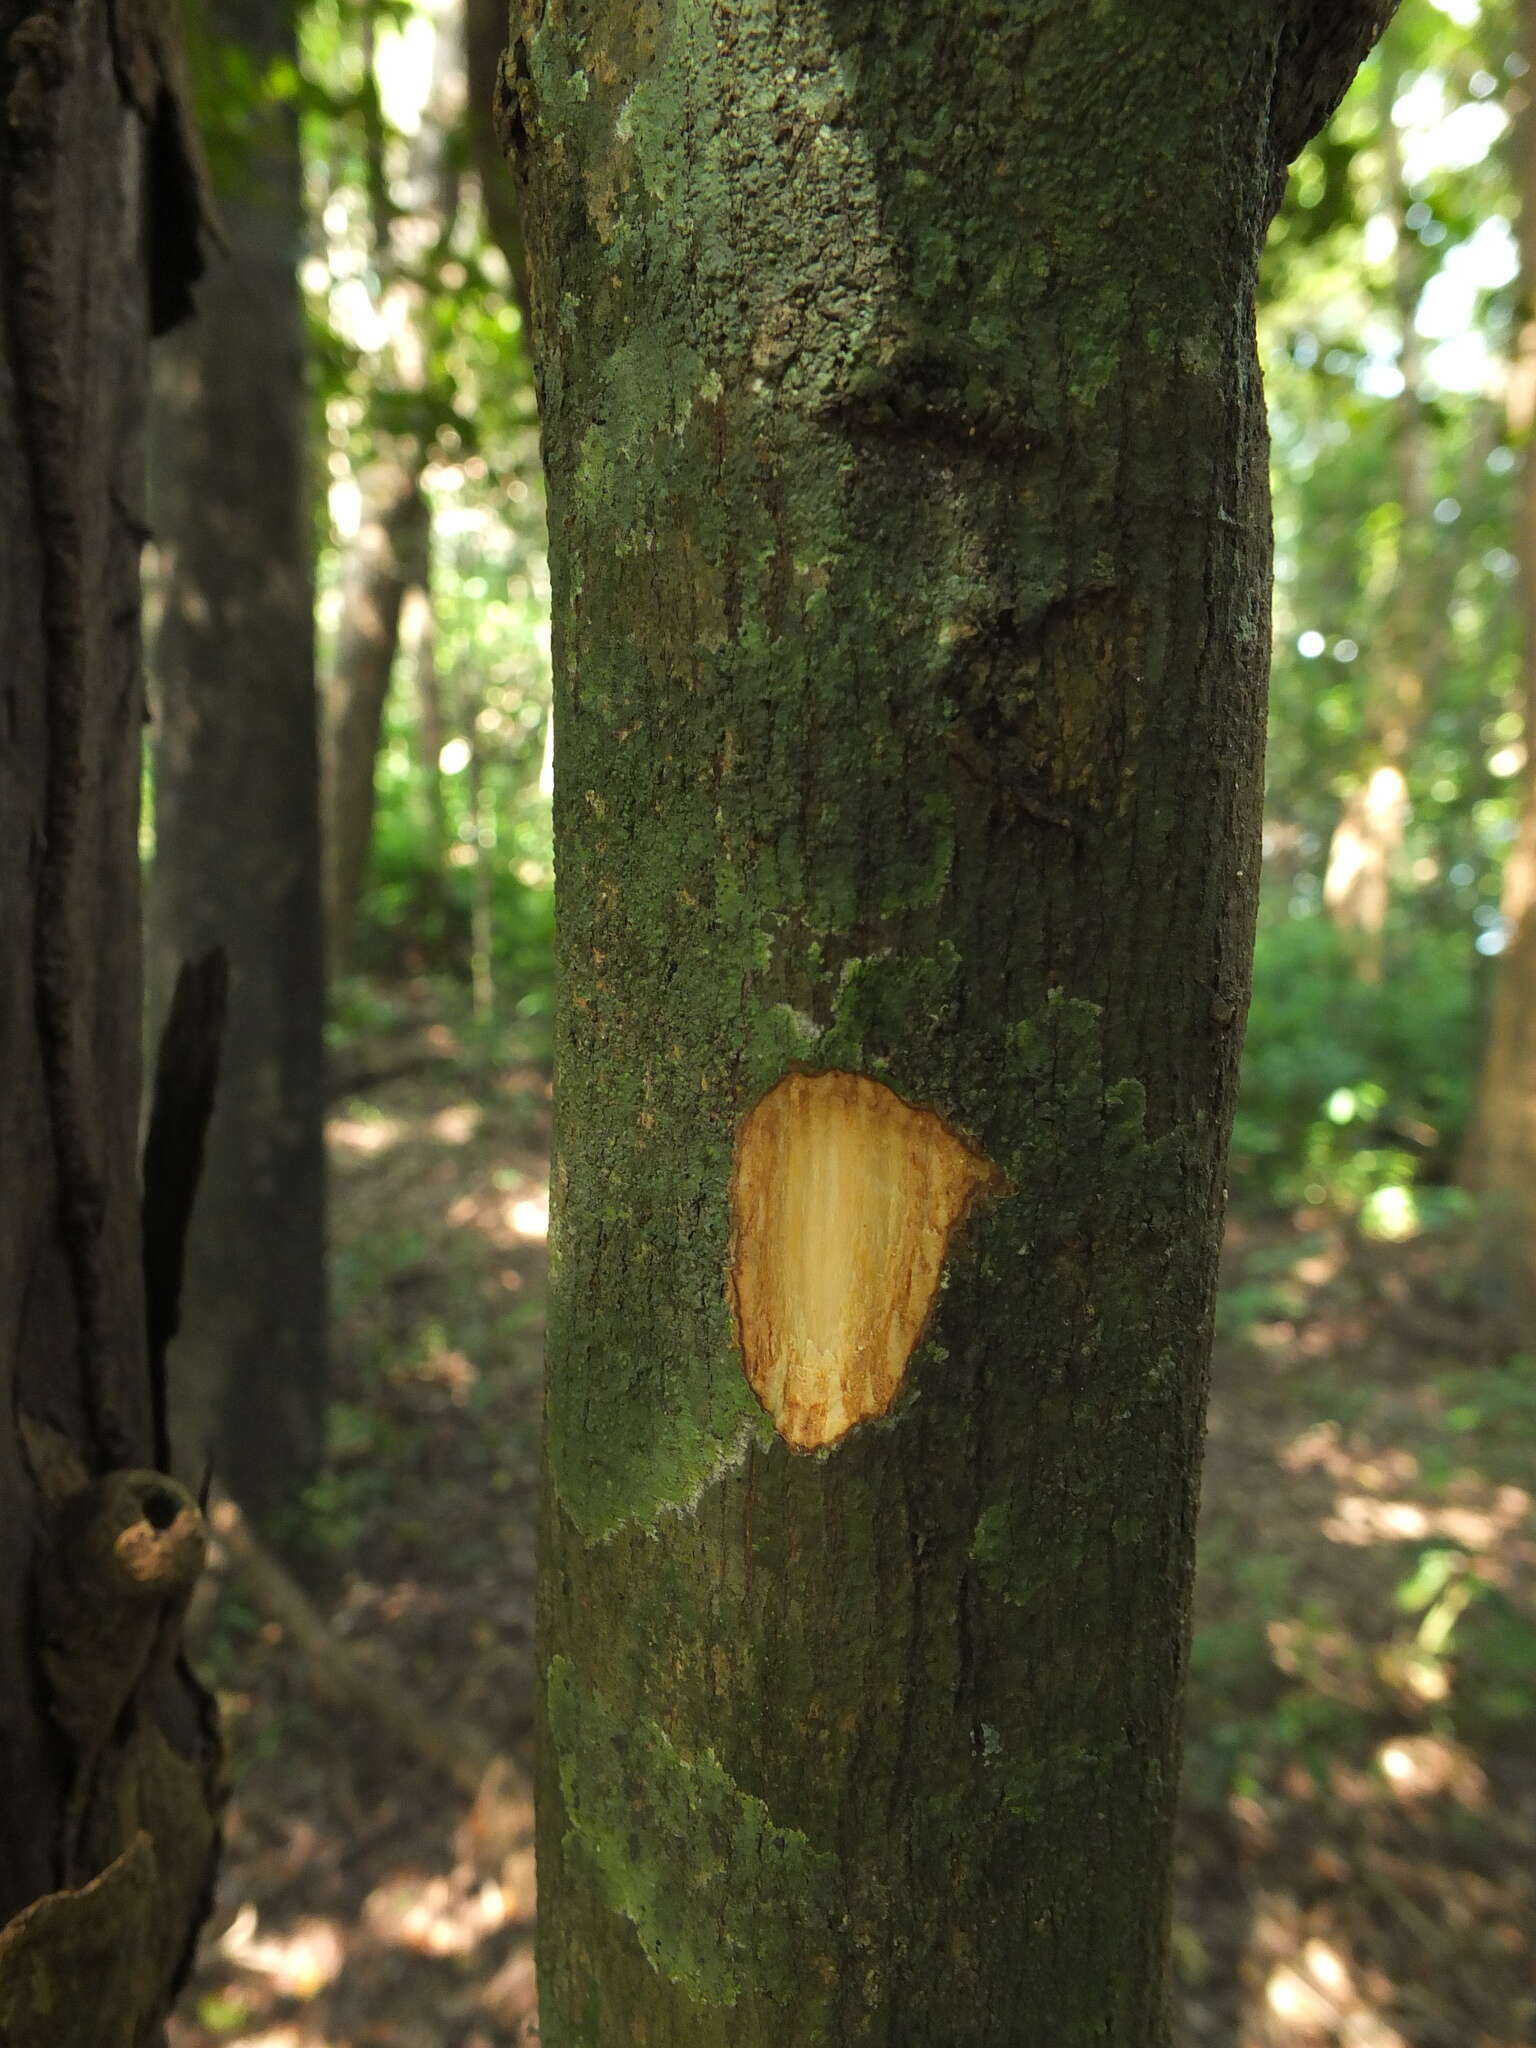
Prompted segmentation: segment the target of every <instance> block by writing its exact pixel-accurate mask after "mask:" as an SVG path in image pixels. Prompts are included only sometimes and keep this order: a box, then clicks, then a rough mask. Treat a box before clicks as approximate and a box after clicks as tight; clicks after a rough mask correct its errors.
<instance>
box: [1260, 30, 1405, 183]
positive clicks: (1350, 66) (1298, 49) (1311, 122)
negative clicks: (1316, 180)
mask: <svg viewBox="0 0 1536 2048" xmlns="http://www.w3.org/2000/svg"><path fill="white" fill-rule="evenodd" d="M1397 8H1398V0H1290V4H1289V6H1288V8H1287V12H1288V14H1289V17H1290V19H1289V21H1288V23H1287V25H1286V27H1285V28H1284V29H1283V30H1282V31H1281V37H1280V52H1279V58H1278V61H1277V63H1276V66H1275V96H1274V102H1273V106H1272V110H1271V113H1270V133H1271V135H1272V136H1273V138H1274V144H1275V153H1276V156H1277V158H1278V160H1279V162H1280V164H1281V166H1282V167H1283V166H1284V165H1286V164H1289V163H1290V162H1291V160H1292V159H1293V158H1294V157H1295V156H1296V155H1297V153H1298V152H1299V151H1300V150H1301V148H1302V146H1303V145H1304V144H1305V143H1307V142H1309V141H1310V140H1311V138H1312V137H1313V136H1314V135H1315V134H1316V133H1317V132H1318V130H1319V129H1320V128H1321V127H1322V126H1323V124H1324V122H1325V121H1326V120H1327V119H1328V117H1329V115H1330V114H1331V113H1332V112H1333V110H1334V108H1335V107H1336V106H1337V105H1338V104H1339V101H1340V100H1341V99H1343V97H1344V95H1345V93H1346V92H1347V91H1348V89H1349V84H1350V80H1351V79H1352V78H1353V77H1354V75H1355V73H1356V71H1358V70H1359V68H1360V66H1361V64H1362V63H1363V62H1364V60H1365V58H1366V57H1367V56H1368V55H1369V54H1370V51H1371V50H1372V48H1373V47H1374V45H1375V44H1376V42H1377V40H1378V39H1379V37H1380V36H1381V33H1382V31H1383V30H1384V29H1385V28H1386V26H1387V23H1388V22H1389V21H1390V20H1391V19H1392V17H1393V15H1394V14H1395V13H1396V12H1397Z"/></svg>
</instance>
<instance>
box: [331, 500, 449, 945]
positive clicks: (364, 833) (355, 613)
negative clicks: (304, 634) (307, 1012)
mask: <svg viewBox="0 0 1536 2048" xmlns="http://www.w3.org/2000/svg"><path fill="white" fill-rule="evenodd" d="M430 540H431V513H430V511H429V509H428V506H427V501H426V499H425V498H424V497H423V496H422V492H421V474H420V469H419V467H418V466H416V465H414V464H398V465H397V464H395V463H393V462H381V463H379V464H378V465H376V467H375V468H374V469H373V470H372V471H371V472H370V473H369V475H367V476H366V477H365V478H364V479H363V511H362V519H361V522H360V524H359V526H358V530H357V537H356V539H355V540H354V541H353V543H352V548H351V551H350V553H349V555H348V557H347V565H346V571H345V574H344V576H343V580H342V590H341V630H340V632H339V634H338V636H337V641H336V659H335V663H334V665H333V668H332V673H331V679H330V682H329V684H328V686H327V696H328V699H329V702H328V705H327V714H326V725H327V734H326V803H325V822H326V834H325V843H326V894H327V901H326V921H327V927H328V930H329V934H330V950H331V962H332V966H333V968H334V969H335V970H337V971H338V972H339V971H340V970H341V969H342V968H343V967H345V965H346V963H347V958H348V955H349V953H350V951H351V946H352V938H353V932H354V928H355V926H356V923H357V909H358V904H359V902H360V901H361V899H362V893H363V884H364V882H365V881H366V879H367V875H368V851H369V848H370V846H371V845H372V843H373V777H374V767H375V763H376V761H377V759H378V752H379V736H380V733H381V731H382V729H383V721H384V705H385V702H386V700H387V699H388V696H389V682H390V677H391V675H392V674H393V672H394V666H395V654H396V651H397V650H398V648H399V644H400V607H401V603H402V601H403V599H404V596H405V593H406V591H407V590H408V589H410V588H412V587H414V586H420V587H421V588H423V589H425V588H426V585H427V574H428V571H427V554H428V548H429V545H430Z"/></svg>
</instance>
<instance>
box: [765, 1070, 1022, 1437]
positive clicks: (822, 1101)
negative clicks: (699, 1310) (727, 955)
mask: <svg viewBox="0 0 1536 2048" xmlns="http://www.w3.org/2000/svg"><path fill="white" fill-rule="evenodd" d="M1004 1186H1005V1182H1004V1178H1003V1175H1002V1174H1001V1173H1000V1172H999V1171H998V1169H997V1168H996V1167H995V1166H994V1165H993V1164H992V1163H991V1161H990V1160H988V1159H986V1158H985V1157H983V1155H982V1154H981V1153H980V1152H978V1151H977V1150H976V1149H975V1148H974V1147H973V1146H972V1145H970V1144H968V1143H967V1142H966V1140H965V1139H963V1138H961V1137H959V1136H957V1135H956V1133H955V1132H954V1131H952V1130H951V1129H950V1128H949V1126H948V1125H947V1124H946V1123H945V1122H944V1120H943V1119H942V1118H941V1117H939V1116H937V1115H936V1114H935V1113H934V1112H933V1111H932V1110H931V1109H918V1108H915V1107H914V1106H913V1105H912V1104H911V1103H909V1102H904V1101H903V1100H902V1098H901V1097H900V1096H899V1095H897V1094H896V1093H895V1092H894V1091H893V1090H892V1089H890V1088H887V1087H886V1086H885V1085H884V1084H883V1083H882V1082H879V1081H871V1080H869V1079H868V1078H867V1077H866V1076H865V1075H862V1074H847V1073H838V1072H829V1073H821V1074H789V1075H786V1076H785V1078H784V1079H783V1080H782V1081H779V1082H777V1083H776V1084H775V1085H774V1087H772V1088H771V1089H770V1090H769V1092H768V1093H767V1094H766V1095H765V1096H764V1097H763V1098H762V1100H761V1101H760V1102H758V1104H757V1105H756V1107H755V1108H754V1109H752V1110H751V1111H750V1113H749V1114H748V1115H747V1117H746V1118H745V1119H744V1120H743V1122H742V1126H741V1130H740V1132H739V1134H738V1137H737V1141H736V1157H735V1165H734V1170H733V1173H732V1177H731V1225H732V1229H731V1258H730V1293H731V1306H732V1310H733V1313H734V1316H735V1323H736V1337H737V1342H738V1343H739V1345H740V1347H741V1353H742V1359H743V1363H744V1366H745V1370H746V1375H747V1381H748V1384H749V1385H750V1386H751V1388H752V1391H753V1393H754V1394H755V1395H756V1396H757V1398H758V1400H759V1401H761V1403H762V1404H763V1407H764V1408H765V1409H766V1410H767V1412H768V1414H769V1416H770V1417H771V1418H772V1421H773V1426H774V1428H775V1429H776V1430H777V1431H778V1433H779V1435H780V1436H781V1437H782V1438H783V1439H784V1441H785V1442H786V1443H787V1444H789V1445H790V1446H791V1448H792V1449H794V1450H799V1451H810V1450H818V1449H821V1448H822V1447H824V1446H826V1445H828V1444H834V1443H836V1442H837V1441H838V1439H839V1438H840V1437H843V1436H846V1435H847V1433H848V1431H849V1430H850V1429H852V1428H853V1426H854V1424H855V1423H857V1422H863V1421H864V1420H866V1418H867V1417H869V1416H871V1415H884V1414H885V1413H886V1411H887V1410H888V1409H889V1408H890V1405H891V1403H892V1401H894V1400H895V1398H896V1394H897V1390H898V1389H899V1388H900V1386H901V1382H902V1377H903V1375H904V1374H905V1372H906V1368H907V1361H908V1359H909V1358H910V1357H911V1356H912V1353H913V1351H914V1349H915V1348H916V1345H917V1341H918V1338H919V1337H920V1336H921V1335H922V1331H923V1325H924V1324H925V1323H926V1321H927V1320H928V1314H929V1311H930V1309H931V1308H932V1306H933V1302H934V1297H935V1296H936V1295H937V1293H938V1290H939V1280H940V1276H941V1274H942V1271H943V1266H944V1259H945V1256H946V1254H947V1252H948V1250H949V1245H950V1240H951V1238H952V1236H953V1234H954V1232H955V1229H956V1228H957V1226H958V1225H959V1223H960V1222H961V1220H962V1219H963V1218H964V1216H965V1214H966V1211H967V1210H968V1209H969V1207H970V1205H971V1202H972V1201H973V1199H974V1198H975V1197H976V1196H977V1195H978V1194H988V1193H990V1194H997V1193H1000V1192H1001V1191H1002V1189H1003V1188H1004Z"/></svg>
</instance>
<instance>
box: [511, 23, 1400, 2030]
mask: <svg viewBox="0 0 1536 2048" xmlns="http://www.w3.org/2000/svg"><path fill="white" fill-rule="evenodd" d="M1389 11H1390V10H1389V8H1388V7H1386V6H1370V7H1354V8H1351V7H1341V6H1338V5H1329V6H1327V7H1323V6H1318V7H1317V8H1316V9H1305V8H1296V7H1291V6H1282V5H1278V4H1270V0H1263V4H1261V0H1244V4H1242V5H1239V6H1236V7H1232V8H1223V9H1221V10H1216V11H1213V10H1210V9H1207V8H1204V7H1196V6H1193V5H1179V6H1175V7H1172V8H1158V9H1148V8H1145V7H1140V6H1134V7H1133V6H1131V5H1129V4H1128V0H1111V4H1108V5H1103V4H1094V5H1088V4H1085V0H1012V4H1005V5H1001V6H999V5H994V4H991V0H966V4H960V5H950V6H946V7H942V8H940V7H937V6H925V7H916V8H890V7H877V6H875V5H874V4H872V0H862V4H853V0H847V4H838V5H835V6H832V7H823V6H819V5H817V6H812V5H809V4H804V5H793V4H791V5H785V4H782V0H774V4H769V0H745V4H741V5H735V6H732V7H730V8H726V7H725V6H723V5H721V6H709V5H692V4H688V5H685V4H683V0H663V4H661V5H659V6H657V7H655V8H653V9H651V10H649V11H648V12H647V14H646V16H645V18H644V20H643V21H642V20H641V19H640V18H639V17H638V16H637V15H636V12H635V10H634V9H633V7H632V6H630V5H629V4H628V0H598V4H595V5H592V6H588V7H585V8H583V9H581V10H580V12H579V15H577V14H576V13H575V12H574V11H573V10H570V9H568V8H567V7H565V6H563V5H560V4H554V0H551V4H542V0H541V4H528V5H527V6H525V7H524V8H523V9H522V10H521V12H520V13H519V12H517V11H515V13H514V25H513V37H514V39H513V45H512V49H511V51H510V53H509V55H508V58H507V60H506V66H505V69H504V73H503V81H504V83H503V107H502V120H503V127H504V131H505V134H506V136H507V140H508V143H509V146H510V147H511V148H512V149H513V150H514V152H515V153H516V154H517V155H518V157H519V159H520V161H521V164H522V168H523V172H524V177H525V185H526V192H525V198H526V210H525V219H526V220H527V222H528V226H529V241H530V254H531V269H532V277H533V296H534V317H535V338H536V345H537V356H538V365H539V375H540V384H541V397H542V404H543V410H544V435H545V459H546V466H547V470H548V477H549V485H550V524H551V534H552V555H553V576H554V617H555V636H556V637H555V671H556V713H555V719H556V726H555V729H556V732H557V734H558V746H557V750H556V790H555V832H556V845H557V849H558V853H557V873H558V891H559V893H558V899H557V907H558V918H557V929H558V934H559V940H558V943H559V999H558V1014H557V1046H558V1053H557V1057H558V1061H559V1081H558V1099H559V1130H558V1143H557V1166H556V1182H555V1199H556V1221H555V1236H554V1246H553V1250H554V1257H555V1275H556V1278H555V1293H554V1299H553V1303H552V1312H551V1330H550V1351H549V1393H548V1430H547V1466H546V1474H545V1478H546V1489H545V1500H546V1522H545V1529H544V1550H543V1570H542V1607H541V1628H542V1655H543V1661H544V1688H543V1701H542V1705H543V1713H544V1735H545V1744H544V1753H543V1764H542V1780H541V1787H540V1802H541V1812H540V1857H541V1877H540V1920H541V1942H542V1951H541V1964H542V2025H543V2039H544V2041H545V2042H546V2043H547V2044H548V2048H577V2044H580V2048H662V2044H666V2048H723V2044H727V2043H729V2044H731V2048H769V2044H773V2048H779V2044H782V2043H785V2042H796V2043H812V2042H815V2043H822V2042H826V2043H837V2044H866V2043H868V2044H875V2043H879V2044H881V2048H884V2044H887V2043H893V2042H900V2043H901V2044H902V2048H929V2044H940V2043H942V2044H959V2043H962V2042H964V2043H967V2044H999V2048H1000V2044H1003V2043H1008V2044H1012V2048H1017V2044H1020V2043H1024V2042H1028V2043H1031V2044H1033V2043H1039V2044H1042V2048H1044V2044H1050V2048H1088V2044H1089V2043H1093V2044H1096V2048H1101V2044H1114V2048H1162V2044H1164V2043H1165V2042H1166V2041H1167V2038H1168V2036H1167V2020H1166V2015H1165V2011H1164V1996H1163V1972H1164V1942H1165V1931H1166V1924H1167V1915H1168V1865H1169V1841H1170V1830H1171V1825H1172V1814H1173V1806H1174V1797H1175V1789H1176V1781H1177V1772H1178V1743H1177V1716H1178V1699H1179V1690H1180V1678H1181V1671H1182V1665H1183V1657H1184V1645H1185V1633H1186V1626H1187V1602H1188V1589H1189V1581H1190V1572H1191V1561H1192V1554H1193V1530H1194V1510H1195V1490H1196V1474H1197V1468H1198V1460H1199V1442H1200V1430H1201V1422H1202V1415H1203V1404H1204V1388H1205V1374H1206V1362H1207V1353H1208V1346H1209V1335H1210V1312H1211V1301H1212V1292H1213V1287H1214V1280H1215V1266H1216V1252H1217V1240H1218V1235H1219V1227H1220V1213H1221V1204H1222V1176H1223V1170H1224V1162H1225V1152H1226V1142H1227V1132H1228V1124H1229V1118H1230V1114H1231V1107H1232V1094H1233V1088H1234V1084H1235V1080H1236V1073H1237V1056H1238V1044H1239V1039H1240V1035H1241V1026H1242V1017H1243V1010H1244V1005H1245V1002H1246V997H1247V982H1248V966H1249V954H1250V946H1251V936H1252V924H1253V907H1254V890H1255V884H1256V882H1257V877H1258V866H1259V843H1258V825H1259V804H1260V756H1261V748H1262V736H1263V718H1264V682H1265V673H1266V666H1267V659H1268V587H1269V527H1268V510H1267V494H1266V478H1265V433H1264V414H1263V400H1262V393H1261V391H1260V386H1259V378H1258V372H1257V366H1256V362H1255V355H1254V344H1253V285H1254V271H1255V266H1256V262H1257V257H1258V253H1259V245H1260V241H1261V239H1262V235H1263V232H1264V227H1265V224H1266V222H1267V220H1268V218H1269V217H1270V214H1271V212H1272V209H1273V206H1274V204H1275V202H1276V199H1277V197H1278V192H1279V188H1280V183H1281V177H1282V168H1281V167H1282V165H1283V164H1284V162H1286V161H1287V160H1288V159H1289V157H1290V155H1291V154H1292V153H1293V152H1294V150H1295V149H1296V148H1297V147H1299V145H1300V142H1301V141H1302V139H1303V138H1304V137H1305V135H1306V134H1307V133H1308V132H1310V130H1311V129H1312V128H1313V127H1314V126H1315V125H1316V124H1317V123H1318V122H1319V121H1320V120H1321V119H1322V118H1323V117H1324V115H1325V114H1326V112H1327V111H1328V109H1329V107H1330V106H1331V104H1332V103H1333V102H1334V100H1335V99H1336V97H1337V95H1338V93H1339V92H1340V91H1342V89H1343V85H1344V83H1345V82H1346V80H1347V77H1348V75H1349V73H1350V71H1351V70H1352V68H1353V66H1354V63H1355V62H1356V61H1357V59H1358V57H1359V55H1360V53H1361V51H1362V50H1363V49H1364V47H1365V46H1366V43H1367V41H1368V40H1369V37H1370V36H1371V35H1372V34H1373V33H1374V32H1375V31H1376V30H1378V29H1379V27H1380V25H1381V22H1382V20H1383V19H1384V18H1385V16H1386V14H1387V13H1388V12H1389Z"/></svg>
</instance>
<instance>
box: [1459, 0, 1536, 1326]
mask: <svg viewBox="0 0 1536 2048" xmlns="http://www.w3.org/2000/svg"><path fill="white" fill-rule="evenodd" d="M1520 30H1521V34H1520V40H1521V47H1522V49H1523V50H1524V52H1525V55H1526V56H1527V58H1528V59H1530V60H1531V61H1532V62H1533V63H1536V0H1521V7H1520ZM1523 92H1524V99H1523V103H1522V105H1521V107H1520V109H1519V112H1518V114H1517V115H1516V130H1515V148H1516V158H1517V164H1518V171H1519V180H1520V217H1519V224H1518V226H1519V240H1520V328H1519V333H1518V337H1517V341H1516V353H1515V362H1514V364H1513V367H1512V372H1511V376H1510V425H1511V428H1512V430H1513V431H1514V432H1515V433H1516V434H1517V435H1518V436H1520V438H1521V439H1522V440H1523V443H1524V455H1523V457H1522V463H1521V473H1520V499H1519V525H1518V528H1517V534H1516V541H1515V548H1516V553H1517V555H1518V558H1519V563H1520V638H1521V670H1522V684H1523V689H1524V696H1525V706H1524V708H1525V770H1524V783H1523V787H1522V791H1521V805H1520V825H1519V831H1518V834H1517V836H1516V839H1515V843H1514V845H1513V846H1512V847H1511V848H1510V850H1509V855H1508V859H1507V861H1506V863H1505V868H1504V887H1503V902H1502V906H1501V907H1502V909H1503V913H1504V927H1505V942H1504V950H1503V952H1502V953H1501V954H1500V956H1499V965H1498V973H1497V977H1496V979H1495V981H1494V990H1493V1008H1492V1012H1491V1015H1490V1017H1489V1020H1488V1041H1487V1046H1486V1049H1485V1051H1484V1054H1483V1071H1482V1077H1481V1081H1480V1084H1479V1088H1478V1099H1477V1109H1476V1113H1475V1116H1474V1119H1473V1125H1472V1130H1471V1133H1470V1136H1469V1138H1468V1142H1467V1150H1466V1157H1465V1160H1464V1162H1463V1176H1462V1177H1463V1179H1464V1180H1465V1181H1466V1183H1467V1185H1468V1186H1469V1187H1472V1188H1476V1189H1478V1190H1479V1191H1480V1192H1482V1193H1484V1194H1486V1195H1488V1196H1489V1197H1490V1198H1491V1202H1490V1209H1491V1211H1492V1215H1491V1222H1492V1224H1493V1228H1494V1235H1495V1238H1496V1239H1497V1240H1498V1244H1499V1252H1500V1256H1501V1258H1502V1260H1503V1262H1504V1264H1505V1265H1506V1267H1507V1269H1508V1272H1509V1275H1510V1278H1511V1279H1512V1281H1513V1282H1514V1285H1515V1288H1516V1291H1517V1294H1518V1295H1519V1296H1520V1298H1521V1303H1522V1306H1523V1307H1524V1308H1525V1309H1526V1310H1527V1311H1530V1310H1532V1309H1536V448H1533V445H1532V434H1533V432H1536V104H1533V95H1532V92H1531V89H1530V74H1527V80H1526V84H1525V86H1524V88H1523Z"/></svg>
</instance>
